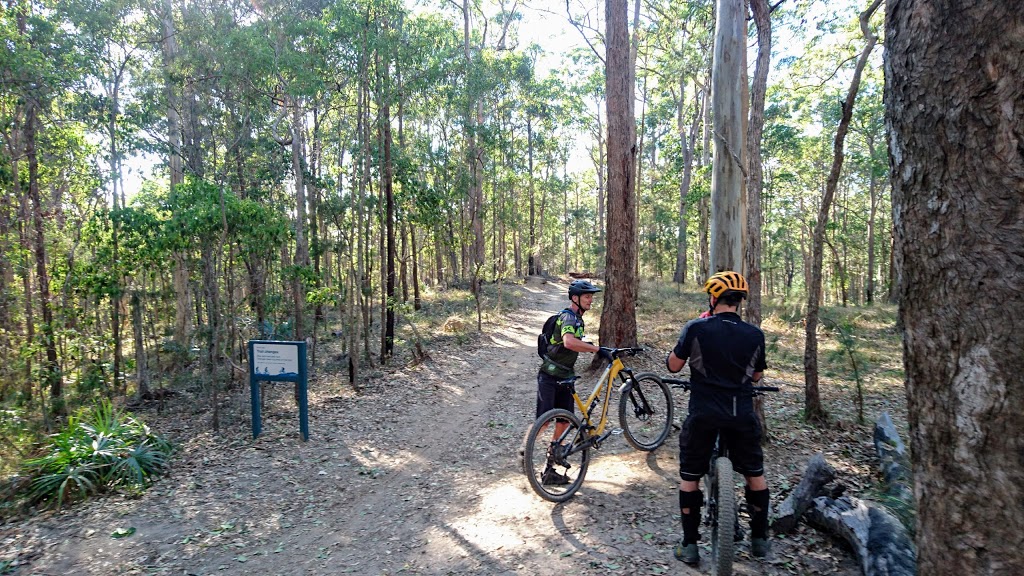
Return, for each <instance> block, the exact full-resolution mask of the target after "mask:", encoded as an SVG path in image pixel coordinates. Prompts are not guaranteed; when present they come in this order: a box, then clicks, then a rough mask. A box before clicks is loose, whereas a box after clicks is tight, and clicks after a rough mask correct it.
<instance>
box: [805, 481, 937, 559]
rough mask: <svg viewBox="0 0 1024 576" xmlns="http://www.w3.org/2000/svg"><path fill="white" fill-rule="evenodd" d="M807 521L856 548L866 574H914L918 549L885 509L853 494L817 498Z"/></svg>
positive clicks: (855, 550) (810, 509)
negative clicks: (835, 497) (833, 497)
mask: <svg viewBox="0 0 1024 576" xmlns="http://www.w3.org/2000/svg"><path fill="white" fill-rule="evenodd" d="M805 517H806V518H807V522H808V523H809V524H810V525H812V526H814V527H816V528H818V529H821V530H824V531H825V532H828V533H829V534H832V535H833V536H837V537H839V538H842V539H843V540H845V541H846V542H848V543H849V544H850V546H851V548H853V552H854V555H855V556H856V557H857V560H858V561H859V563H860V567H861V571H862V572H863V573H864V576H914V575H916V574H917V550H916V548H915V547H914V543H913V541H911V539H910V537H909V536H908V535H907V531H906V529H905V528H904V527H903V525H902V524H901V523H900V521H899V520H898V519H897V518H896V517H895V516H893V515H892V513H890V512H889V511H888V510H886V509H885V508H882V507H879V506H874V505H871V504H869V503H866V502H864V501H863V500H860V499H858V498H854V497H852V496H842V497H840V498H837V499H832V498H828V497H825V496H822V497H819V498H815V500H814V506H812V507H811V508H809V509H808V510H807V512H806V514H805Z"/></svg>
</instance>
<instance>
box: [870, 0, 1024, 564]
mask: <svg viewBox="0 0 1024 576" xmlns="http://www.w3.org/2000/svg"><path fill="white" fill-rule="evenodd" d="M953 23H955V25H952V24H953ZM886 44H887V45H886V50H887V55H888V58H887V61H886V75H885V76H886V92H885V104H886V123H887V127H888V129H889V130H888V131H889V133H890V141H889V158H890V167H891V174H892V185H893V215H894V216H893V218H894V224H895V234H896V243H895V249H896V266H897V269H898V275H899V280H898V282H899V298H900V323H901V326H902V327H903V336H904V340H903V342H904V344H903V346H904V365H905V369H906V385H907V398H908V409H909V421H910V439H911V453H912V461H913V466H914V479H915V484H916V486H915V490H914V493H915V496H916V498H917V510H918V530H917V543H918V563H919V566H920V573H921V574H928V575H929V576H933V575H934V576H944V575H947V574H949V575H952V574H979V575H982V574H985V575H988V574H1000V575H1008V576H1009V575H1016V574H1024V554H1022V553H1021V532H1020V530H1021V526H1024V506H1021V502H1022V501H1024V435H1022V434H1021V430H1024V379H1022V378H1021V377H1020V372H1021V366H1022V365H1024V330H1022V329H1021V327H1022V326H1024V291H1022V290H1021V286H1022V285H1024V204H1022V198H1024V147H1022V145H1021V142H1022V130H1021V127H1022V126H1024V106H1022V104H1021V103H1022V102H1024V83H1021V78H1022V77H1024V20H1022V18H1021V12H1020V6H1019V4H1018V3H1017V2H1011V1H1009V0H1003V1H1001V2H983V3H977V4H974V5H971V6H970V9H967V10H965V9H964V6H963V3H961V2H954V1H952V0H930V1H929V2H923V1H921V0H902V1H900V2H896V1H893V0H890V2H888V6H887V22H886Z"/></svg>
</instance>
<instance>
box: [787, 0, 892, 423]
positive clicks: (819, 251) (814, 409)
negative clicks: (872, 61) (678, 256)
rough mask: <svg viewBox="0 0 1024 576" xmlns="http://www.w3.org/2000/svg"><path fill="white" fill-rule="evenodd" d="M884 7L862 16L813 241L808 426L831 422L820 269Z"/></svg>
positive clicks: (806, 365)
mask: <svg viewBox="0 0 1024 576" xmlns="http://www.w3.org/2000/svg"><path fill="white" fill-rule="evenodd" d="M881 3H882V0H874V1H873V2H872V3H871V5H870V6H868V7H867V9H866V10H864V12H861V14H860V29H861V32H863V34H864V38H865V39H866V40H867V43H866V44H865V45H864V48H863V49H862V50H861V53H860V56H859V57H858V58H857V66H856V67H855V68H854V71H853V79H852V80H851V81H850V88H849V90H847V92H846V99H845V100H844V101H843V114H842V117H841V118H840V120H839V126H838V128H836V136H835V140H834V142H833V145H832V169H831V170H830V171H829V174H828V180H826V182H825V193H824V195H822V198H821V205H820V206H819V207H818V222H817V224H816V225H815V227H814V236H813V237H812V246H811V276H810V279H809V280H808V283H807V319H806V323H805V340H804V418H805V419H806V420H807V421H808V422H818V423H824V422H825V421H826V420H827V419H828V412H826V411H825V408H824V407H823V406H822V405H821V395H820V393H819V391H818V314H819V308H820V305H821V285H822V281H821V274H822V270H821V268H822V260H823V252H824V245H825V227H826V225H827V224H828V213H829V210H830V208H831V205H832V199H833V198H834V197H835V193H836V187H837V186H838V183H839V174H840V173H841V172H842V169H843V145H844V143H845V141H846V133H847V131H848V130H849V128H850V118H851V117H852V115H853V105H854V102H856V100H857V90H858V89H859V88H860V77H861V74H862V73H863V71H864V66H866V65H867V62H868V56H870V55H871V50H872V49H873V48H874V47H875V44H876V43H877V41H878V37H877V36H875V33H874V31H873V30H871V26H870V23H869V21H870V20H871V15H872V14H874V13H875V10H877V9H878V6H879V5H880V4H881Z"/></svg>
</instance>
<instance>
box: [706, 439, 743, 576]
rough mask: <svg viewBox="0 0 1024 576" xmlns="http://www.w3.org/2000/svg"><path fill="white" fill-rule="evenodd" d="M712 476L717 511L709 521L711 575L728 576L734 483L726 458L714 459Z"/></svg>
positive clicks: (713, 496) (730, 566) (730, 561)
mask: <svg viewBox="0 0 1024 576" xmlns="http://www.w3.org/2000/svg"><path fill="white" fill-rule="evenodd" d="M714 475H715V478H713V479H710V480H711V481H710V482H709V483H708V484H709V486H708V488H709V491H710V492H711V496H712V498H714V499H715V509H716V511H717V513H716V514H715V515H714V518H712V522H711V574H712V576H731V575H732V559H733V553H734V548H735V535H736V531H735V524H736V483H735V480H734V479H733V473H732V462H730V461H729V459H728V458H716V459H715V471H714Z"/></svg>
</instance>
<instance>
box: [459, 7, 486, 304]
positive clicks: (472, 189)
mask: <svg viewBox="0 0 1024 576" xmlns="http://www.w3.org/2000/svg"><path fill="white" fill-rule="evenodd" d="M469 6H470V0H462V21H463V34H464V36H463V50H464V54H465V58H466V90H467V92H468V94H469V95H470V97H469V102H468V105H467V107H466V155H467V161H468V162H469V206H468V208H469V222H470V229H471V230H472V233H473V244H472V246H471V251H470V258H469V259H468V262H467V264H466V269H467V270H468V269H476V268H478V267H479V266H480V265H482V264H483V261H484V248H485V245H484V221H483V212H484V206H483V203H484V185H483V149H482V148H481V146H480V145H479V142H478V138H477V134H476V131H477V129H478V126H480V125H481V124H482V123H483V102H481V101H479V100H478V99H477V98H476V97H475V96H473V93H474V91H475V90H476V88H475V87H474V86H473V85H472V76H473V74H472V70H473V67H474V66H475V63H474V61H473V50H472V47H471V46H470V28H471V26H470V14H469ZM476 290H477V287H476V281H475V280H474V282H473V286H472V291H473V293H474V294H476Z"/></svg>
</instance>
